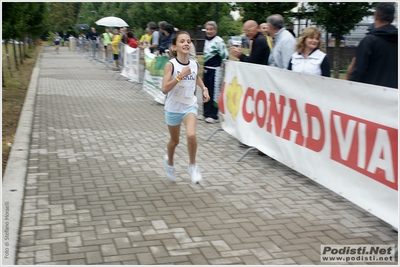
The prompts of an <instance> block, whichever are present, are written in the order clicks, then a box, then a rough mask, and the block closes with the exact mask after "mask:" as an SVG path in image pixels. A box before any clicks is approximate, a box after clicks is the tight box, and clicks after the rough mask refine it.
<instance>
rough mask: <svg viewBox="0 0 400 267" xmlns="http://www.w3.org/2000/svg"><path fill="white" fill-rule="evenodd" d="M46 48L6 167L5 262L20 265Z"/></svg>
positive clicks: (3, 208) (3, 206)
mask: <svg viewBox="0 0 400 267" xmlns="http://www.w3.org/2000/svg"><path fill="white" fill-rule="evenodd" d="M42 53H43V49H42V51H41V52H39V54H38V55H37V59H36V64H35V67H34V68H33V71H32V75H31V80H30V82H29V87H28V91H27V94H26V97H25V101H24V104H23V107H22V110H21V115H20V117H19V121H18V126H17V131H16V134H15V138H14V142H13V145H12V148H11V152H10V157H9V159H8V162H7V166H6V169H5V171H4V177H3V184H2V187H3V188H2V189H3V191H2V194H3V197H2V198H3V205H2V214H3V217H2V227H3V238H2V241H3V244H2V247H3V251H2V254H3V255H2V265H16V262H15V261H16V256H17V247H18V240H19V231H20V224H21V216H22V208H23V200H24V192H25V181H26V175H27V170H28V156H29V145H30V141H31V135H32V124H33V115H34V108H35V100H36V92H37V85H38V80H39V79H38V78H39V71H40V68H39V64H40V63H39V61H40V59H41V55H42Z"/></svg>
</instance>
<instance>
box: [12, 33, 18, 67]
mask: <svg viewBox="0 0 400 267" xmlns="http://www.w3.org/2000/svg"><path fill="white" fill-rule="evenodd" d="M13 50H14V60H15V68H16V69H17V70H19V69H18V58H17V49H16V48H15V40H14V41H13Z"/></svg>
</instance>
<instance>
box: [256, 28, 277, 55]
mask: <svg viewBox="0 0 400 267" xmlns="http://www.w3.org/2000/svg"><path fill="white" fill-rule="evenodd" d="M259 28H260V29H259V31H260V32H261V34H262V35H264V37H265V40H267V44H268V47H269V50H270V51H272V48H273V47H274V40H272V37H271V36H270V34H269V26H268V24H267V23H265V22H264V23H261V24H260V26H259Z"/></svg>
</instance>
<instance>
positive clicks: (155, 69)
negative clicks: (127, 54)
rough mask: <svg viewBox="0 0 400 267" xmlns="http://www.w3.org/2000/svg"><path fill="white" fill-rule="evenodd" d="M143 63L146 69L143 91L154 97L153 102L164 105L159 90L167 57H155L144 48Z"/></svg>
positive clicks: (162, 96) (163, 97)
mask: <svg viewBox="0 0 400 267" xmlns="http://www.w3.org/2000/svg"><path fill="white" fill-rule="evenodd" d="M144 61H145V65H146V68H145V71H144V82H143V90H145V91H146V92H147V93H148V94H149V95H151V96H152V97H154V101H156V102H158V103H160V104H164V103H165V95H164V94H163V92H162V90H161V85H162V79H163V76H164V67H165V63H167V62H168V61H169V57H166V56H156V55H155V54H153V53H151V52H150V49H148V48H145V49H144Z"/></svg>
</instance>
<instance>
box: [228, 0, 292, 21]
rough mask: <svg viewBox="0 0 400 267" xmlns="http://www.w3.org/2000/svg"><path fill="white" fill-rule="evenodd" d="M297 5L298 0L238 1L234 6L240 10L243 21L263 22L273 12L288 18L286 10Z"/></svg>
mask: <svg viewBox="0 0 400 267" xmlns="http://www.w3.org/2000/svg"><path fill="white" fill-rule="evenodd" d="M296 6H297V2H282V3H281V2H236V4H235V5H234V6H233V8H234V9H236V10H239V11H240V15H241V16H242V17H243V21H247V20H255V21H257V23H258V24H261V23H263V22H265V21H266V18H267V17H268V16H270V15H272V14H281V15H282V16H283V17H285V18H287V16H286V12H288V11H290V10H291V9H292V8H294V7H296ZM287 19H288V18H287Z"/></svg>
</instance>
